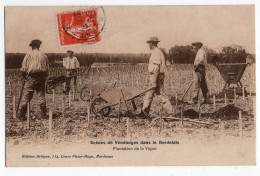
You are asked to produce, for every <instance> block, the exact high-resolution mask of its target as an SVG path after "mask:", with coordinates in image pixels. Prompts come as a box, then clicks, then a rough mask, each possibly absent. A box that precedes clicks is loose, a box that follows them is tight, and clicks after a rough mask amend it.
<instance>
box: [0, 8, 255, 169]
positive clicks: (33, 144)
mask: <svg viewBox="0 0 260 176" xmlns="http://www.w3.org/2000/svg"><path fill="white" fill-rule="evenodd" d="M4 13H5V49H6V50H5V137H6V138H5V141H6V166H7V167H23V166H30V167H38V166H39V167H42V166H45V167H53V166H234V165H256V116H255V114H256V101H255V99H256V67H255V58H256V56H255V53H256V49H255V6H254V5H207V6H199V5H192V6H191V5H187V6H174V5H167V6H79V7H76V6H57V7H53V6H48V7H47V6H46V7H44V6H41V7H40V6H39V7H37V6H30V7H29V6H28V7H26V6H23V7H22V6H21V7H18V6H6V7H5V12H4Z"/></svg>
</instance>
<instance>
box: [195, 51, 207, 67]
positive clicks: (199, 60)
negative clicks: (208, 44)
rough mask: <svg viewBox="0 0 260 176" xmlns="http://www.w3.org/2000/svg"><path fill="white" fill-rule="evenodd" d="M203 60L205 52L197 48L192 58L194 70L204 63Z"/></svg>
mask: <svg viewBox="0 0 260 176" xmlns="http://www.w3.org/2000/svg"><path fill="white" fill-rule="evenodd" d="M205 60H206V53H205V52H204V51H203V50H199V51H198V52H197V54H196V57H195V60H194V70H196V69H197V68H198V66H199V65H204V62H205Z"/></svg>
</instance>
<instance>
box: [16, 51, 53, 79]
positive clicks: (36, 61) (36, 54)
mask: <svg viewBox="0 0 260 176" xmlns="http://www.w3.org/2000/svg"><path fill="white" fill-rule="evenodd" d="M48 70H49V61H48V57H47V56H46V55H45V54H44V53H42V52H40V51H39V50H38V49H34V50H32V51H31V52H29V53H27V54H26V55H25V57H24V59H23V63H22V68H21V71H23V72H26V73H28V74H30V73H38V72H48Z"/></svg>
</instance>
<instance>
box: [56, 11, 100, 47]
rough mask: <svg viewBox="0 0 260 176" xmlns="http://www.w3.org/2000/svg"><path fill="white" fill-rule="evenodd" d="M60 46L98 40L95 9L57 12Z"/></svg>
mask: <svg viewBox="0 0 260 176" xmlns="http://www.w3.org/2000/svg"><path fill="white" fill-rule="evenodd" d="M57 22H58V32H59V43H60V46H66V45H74V44H80V43H95V42H99V40H100V37H99V30H98V21H97V11H96V10H86V11H77V12H69V13H61V14H57Z"/></svg>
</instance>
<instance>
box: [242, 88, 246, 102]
mask: <svg viewBox="0 0 260 176" xmlns="http://www.w3.org/2000/svg"><path fill="white" fill-rule="evenodd" d="M242 91H243V92H242V93H243V100H244V99H245V87H244V86H242Z"/></svg>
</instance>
